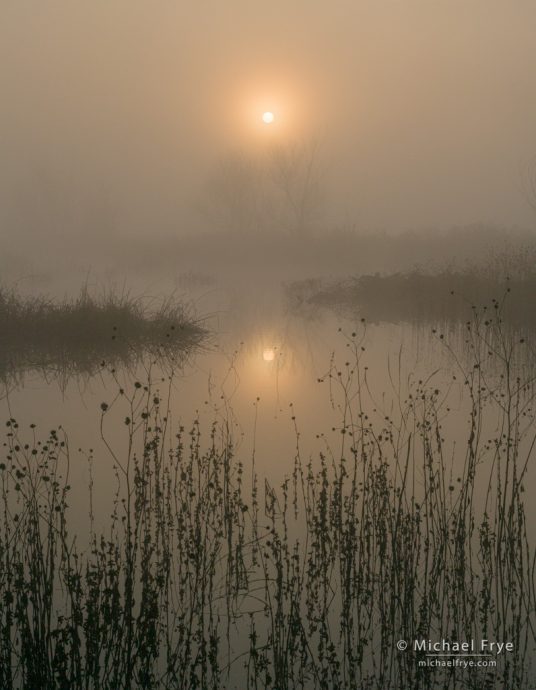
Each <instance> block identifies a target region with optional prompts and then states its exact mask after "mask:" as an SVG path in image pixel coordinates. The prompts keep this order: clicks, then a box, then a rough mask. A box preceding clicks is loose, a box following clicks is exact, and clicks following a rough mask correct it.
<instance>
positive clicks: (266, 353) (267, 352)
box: [262, 347, 275, 362]
mask: <svg viewBox="0 0 536 690" xmlns="http://www.w3.org/2000/svg"><path fill="white" fill-rule="evenodd" d="M262 358H263V359H264V361H265V362H273V361H274V359H275V348H273V347H265V348H264V350H263V351H262Z"/></svg>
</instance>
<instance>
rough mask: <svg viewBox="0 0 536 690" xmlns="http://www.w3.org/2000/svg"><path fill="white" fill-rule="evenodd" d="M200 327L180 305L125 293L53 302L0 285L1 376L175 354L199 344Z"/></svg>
mask: <svg viewBox="0 0 536 690" xmlns="http://www.w3.org/2000/svg"><path fill="white" fill-rule="evenodd" d="M204 336H205V332H204V330H203V329H202V328H201V327H200V325H199V324H197V323H196V322H195V321H194V320H193V319H192V318H191V317H190V316H189V315H188V313H187V312H186V310H185V308H184V307H183V305H181V304H180V303H177V302H175V301H173V300H167V301H164V302H161V303H159V304H158V305H153V306H151V305H149V306H148V305H147V302H146V301H144V300H142V299H135V298H133V297H131V296H129V295H128V294H127V295H125V294H123V295H120V294H117V293H108V294H105V295H103V296H101V297H95V296H92V295H90V294H89V293H88V291H86V290H82V292H81V293H80V295H79V296H78V298H76V299H74V300H70V301H67V300H66V301H63V302H55V301H52V300H48V299H45V298H43V297H34V298H23V297H21V296H19V295H17V294H16V293H15V292H10V291H8V290H6V289H0V377H2V378H3V379H4V380H7V379H9V378H10V377H13V376H16V375H17V374H20V373H23V372H24V371H27V370H29V369H40V370H44V371H45V372H47V373H50V372H56V373H59V374H61V375H62V376H69V375H76V374H92V373H95V372H96V371H97V370H98V368H99V367H100V366H101V362H102V360H105V361H106V362H107V363H112V364H117V365H121V366H130V365H132V364H133V363H134V362H135V361H136V360H137V358H139V356H140V355H141V354H143V353H147V352H149V353H151V354H159V355H164V356H173V355H179V354H181V353H185V352H187V351H188V350H190V349H191V348H193V347H195V346H196V345H199V344H200V343H201V342H202V340H203V338H204Z"/></svg>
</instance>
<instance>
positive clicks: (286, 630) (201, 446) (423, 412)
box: [0, 324, 536, 690]
mask: <svg viewBox="0 0 536 690" xmlns="http://www.w3.org/2000/svg"><path fill="white" fill-rule="evenodd" d="M468 337H470V338H471V339H472V341H473V344H474V347H473V352H474V355H475V361H474V363H473V365H472V366H469V367H468V368H467V369H463V368H461V367H462V366H463V365H461V364H458V365H457V366H458V367H459V368H458V370H457V371H456V374H455V375H456V377H457V379H456V380H459V381H460V385H461V387H462V390H463V391H465V393H464V396H463V397H464V400H465V403H464V407H463V409H464V410H465V412H464V423H463V424H462V427H461V428H462V429H463V431H462V435H461V436H460V434H459V433H457V434H453V433H452V431H451V432H449V431H448V429H449V424H448V420H449V415H450V414H451V412H450V411H449V407H448V397H447V390H442V389H440V388H438V387H436V385H437V384H435V383H434V382H433V380H428V381H415V382H414V383H413V384H411V386H410V388H409V390H408V391H407V392H406V393H404V395H403V396H402V397H400V398H399V399H395V400H394V405H392V406H391V405H389V403H388V401H386V400H384V403H385V406H386V411H381V410H376V404H375V403H374V402H373V399H372V398H370V397H369V392H368V384H367V378H366V377H367V373H366V367H365V364H364V361H363V358H364V354H363V352H362V349H361V348H362V345H363V341H362V339H361V337H360V335H359V334H354V335H352V336H351V337H350V338H349V339H348V349H349V354H348V361H347V363H346V364H345V365H344V366H341V367H338V366H337V365H336V363H335V362H333V364H332V367H331V368H330V370H329V371H328V373H327V374H326V376H325V377H324V378H323V379H321V380H320V381H319V384H318V385H319V397H320V396H321V395H322V393H321V391H322V389H323V388H325V389H326V390H325V397H326V402H327V401H328V400H329V399H331V400H332V401H336V403H337V404H338V405H339V409H340V410H341V419H340V428H339V431H340V443H339V444H338V445H337V448H330V449H329V450H328V451H326V449H324V450H323V451H322V452H321V453H320V454H319V455H318V456H317V457H316V458H310V459H309V458H303V457H302V456H301V453H300V445H301V443H302V441H301V440H300V437H299V436H297V439H296V441H297V442H296V451H295V453H294V454H293V457H289V458H288V460H287V462H288V466H289V474H288V478H287V479H286V480H285V481H284V482H283V484H282V485H281V486H279V487H272V486H271V484H270V478H269V477H266V478H265V477H259V476H258V475H257V473H256V470H255V463H254V457H253V458H251V457H241V455H240V452H239V450H238V449H237V448H236V447H235V444H234V440H233V438H232V436H231V434H230V432H229V426H228V425H227V424H225V422H221V421H220V422H215V423H214V424H213V426H212V427H211V428H210V429H203V428H202V427H201V425H200V423H199V421H198V420H194V422H193V424H192V425H191V427H190V429H184V428H183V427H179V428H177V429H174V431H173V432H172V431H171V425H172V420H171V418H170V411H169V408H168V406H167V405H166V403H165V401H164V402H163V401H162V400H161V398H160V396H159V395H158V394H157V393H156V392H155V389H154V388H152V387H151V385H150V382H145V383H146V384H147V385H143V383H136V384H134V385H133V387H132V390H131V391H130V392H125V391H121V392H120V394H118V395H117V396H116V397H115V398H114V403H113V404H110V405H107V404H105V403H103V404H102V405H101V411H102V425H101V430H102V436H103V440H104V442H105V443H106V442H107V431H106V430H107V429H108V428H109V426H110V425H111V424H121V425H122V426H123V428H124V430H125V435H126V440H127V441H128V443H127V445H126V448H128V450H127V451H126V452H125V453H124V454H119V455H118V454H117V453H114V451H113V450H112V448H111V446H110V453H111V458H110V459H109V460H111V461H112V462H113V464H114V467H115V473H116V478H117V491H116V497H115V501H114V503H113V506H111V507H110V512H109V519H108V524H109V526H108V527H107V528H105V529H101V528H97V527H95V524H96V522H97V520H96V516H95V515H94V511H93V505H94V502H93V494H94V493H96V491H97V489H96V488H94V486H93V479H91V481H90V487H89V496H88V505H89V515H88V522H87V524H88V534H87V535H77V534H73V533H71V531H70V529H69V515H70V510H71V508H70V507H69V483H68V482H69V478H68V475H69V463H70V462H71V458H70V451H69V449H68V445H67V443H66V438H65V437H64V436H63V432H61V431H60V430H53V431H52V432H51V433H50V434H49V436H48V437H43V438H40V437H39V435H38V433H37V430H35V429H31V428H29V425H28V424H25V425H22V424H19V423H17V422H16V421H15V420H9V421H8V425H7V428H6V434H7V436H6V443H5V446H4V450H3V451H2V461H1V464H0V482H1V484H0V486H1V513H2V522H1V529H0V595H1V601H2V606H1V607H0V686H1V687H2V688H6V690H11V689H12V688H28V689H29V688H31V689H32V690H51V689H52V688H61V689H62V690H63V689H65V690H67V689H69V690H73V689H74V690H78V689H80V690H81V689H82V688H84V689H88V688H91V689H95V690H96V689H97V688H98V689H99V690H127V689H130V688H147V689H149V688H155V689H156V688H158V689H160V688H162V689H168V688H169V689H179V688H180V689H181V690H190V689H191V688H202V689H205V688H211V689H213V690H220V689H221V688H240V689H244V688H247V689H250V688H277V689H278V690H291V689H292V690H294V689H295V688H302V689H303V690H305V689H307V690H310V689H311V690H312V689H317V688H318V689H322V690H332V689H334V688H335V689H337V688H338V689H341V690H342V689H345V690H346V689H352V690H363V688H367V689H369V690H386V689H387V688H389V689H393V690H407V688H412V689H414V690H428V689H431V688H437V689H441V690H454V689H457V688H460V687H464V688H471V689H473V690H484V689H486V690H489V689H494V688H501V689H504V688H509V689H510V688H511V689H513V688H516V689H517V688H524V689H526V690H529V689H530V688H534V687H536V684H535V682H534V647H535V642H536V637H535V633H534V630H535V623H536V619H535V605H536V591H535V581H534V572H535V567H536V560H535V551H534V546H533V542H532V540H531V538H530V535H529V534H528V531H529V523H528V519H527V513H526V498H525V497H526V496H530V495H531V492H530V491H528V492H526V491H525V489H526V488H527V486H528V477H527V473H528V468H529V463H530V462H531V461H532V453H533V445H534V433H535V428H536V427H535V424H534V421H535V420H534V414H535V413H534V410H533V407H532V404H533V395H534V393H533V387H531V385H530V384H531V382H522V381H520V380H519V378H518V376H517V373H516V371H515V368H514V367H513V366H512V364H513V362H514V361H515V348H516V347H517V346H515V345H514V344H513V343H512V342H510V341H508V340H505V336H504V334H502V333H500V332H498V331H497V326H496V325H494V324H490V325H487V326H485V329H484V330H480V326H478V327H477V326H475V327H472V328H471V329H470V330H469V336H468ZM490 339H493V340H494V342H499V340H498V339H502V341H501V342H502V343H503V347H502V348H501V349H498V350H497V352H496V354H495V355H494V354H493V353H492V352H489V348H488V345H487V343H488V342H489V340H490ZM328 388H329V392H328ZM88 462H89V476H90V477H93V466H94V459H93V458H91V457H90V458H89V460H88ZM84 543H88V544H89V546H87V547H85V546H84ZM441 638H446V639H450V640H460V641H463V640H470V639H475V640H480V639H482V638H485V639H488V640H500V641H509V642H512V643H513V644H514V651H513V652H511V653H510V654H508V655H504V656H501V657H498V658H497V667H491V668H487V667H486V668H478V669H471V670H470V671H467V670H463V669H460V668H456V667H451V668H450V669H444V668H443V669H442V668H434V667H425V666H420V665H419V663H418V662H419V661H423V660H425V658H426V657H425V656H424V655H423V654H421V653H419V652H416V651H415V650H413V649H412V648H411V645H412V641H413V640H415V639H417V640H421V639H426V640H428V639H431V640H432V641H437V640H440V639H441ZM399 640H407V641H409V645H410V646H409V649H408V650H406V651H400V650H399V649H398V648H397V642H398V641H399ZM531 664H532V666H531Z"/></svg>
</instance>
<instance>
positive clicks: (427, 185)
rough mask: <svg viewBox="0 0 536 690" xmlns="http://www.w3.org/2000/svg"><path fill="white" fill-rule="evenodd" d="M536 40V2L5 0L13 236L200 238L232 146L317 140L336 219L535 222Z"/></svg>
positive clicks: (5, 134)
mask: <svg viewBox="0 0 536 690" xmlns="http://www.w3.org/2000/svg"><path fill="white" fill-rule="evenodd" d="M535 35H536V3H534V2H533V1H532V0H404V1H402V0H398V1H395V0H392V1H387V0H366V1H365V0H348V1H345V0H333V1H329V2H328V1H327V0H316V1H315V0H274V1H272V2H269V1H266V2H252V1H251V0H241V1H238V0H226V1H225V2H224V1H223V0H205V1H204V2H192V1H188V2H186V1H178V0H175V1H174V0H155V1H154V2H148V1H143V2H142V1H141V0H107V1H106V2H104V0H61V1H60V0H41V1H39V2H38V1H37V0H32V1H28V0H1V3H0V160H1V165H0V223H1V228H2V229H1V231H0V232H1V234H2V235H3V236H4V237H7V236H9V237H11V238H13V241H15V240H16V238H18V237H26V238H32V237H46V236H47V233H50V234H51V235H52V234H55V235H57V234H58V233H59V234H60V235H61V234H66V235H75V234H77V233H79V234H80V233H81V234H84V235H94V236H95V237H105V236H106V234H107V233H109V232H119V233H121V234H124V235H125V236H128V234H129V233H133V234H151V233H153V234H155V235H158V234H160V233H164V234H169V233H177V234H180V233H184V232H188V231H189V230H191V229H192V228H194V227H196V223H198V222H199V221H198V219H197V216H196V207H197V205H198V202H199V198H200V195H201V196H202V193H203V192H202V190H203V185H204V184H205V181H206V179H207V178H208V177H209V176H210V174H211V170H213V169H214V166H216V165H217V163H218V161H220V160H221V159H222V158H223V157H225V156H226V155H227V154H228V153H230V152H233V151H236V150H242V151H246V152H251V153H252V154H254V153H255V151H256V150H258V149H260V148H262V147H263V146H268V145H269V144H270V142H272V143H274V142H275V143H278V144H284V143H285V142H287V141H288V142H290V141H295V140H306V139H307V138H309V137H313V136H314V137H316V138H318V139H319V140H320V141H321V142H322V163H323V165H324V166H325V178H326V184H327V186H328V191H329V195H328V196H329V199H330V205H329V209H328V212H327V213H326V220H325V222H326V225H329V224H347V225H352V224H355V225H356V226H357V227H360V228H368V229H374V228H384V229H387V230H397V229H404V228H409V227H419V228H422V227H427V226H439V227H448V226H450V225H463V224H466V223H474V222H480V221H483V222H491V223H495V224H504V225H508V226H511V225H515V224H519V225H523V226H533V225H534V224H535V223H536V218H535V217H534V212H533V211H531V209H530V208H529V206H528V204H527V203H526V201H525V200H524V198H523V195H522V193H521V191H520V186H521V185H520V179H519V170H520V167H521V166H523V165H524V164H525V163H526V161H527V160H528V159H529V158H531V157H533V156H535V155H536V89H535V84H536V40H535ZM263 109H273V110H274V111H275V112H276V115H277V116H278V122H277V127H274V128H273V129H272V130H270V131H268V130H267V128H266V127H264V128H263V126H262V125H261V124H260V123H259V122H260V116H261V114H262V110H263Z"/></svg>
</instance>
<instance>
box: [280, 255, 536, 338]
mask: <svg viewBox="0 0 536 690" xmlns="http://www.w3.org/2000/svg"><path fill="white" fill-rule="evenodd" d="M286 294H287V301H288V303H289V304H290V305H291V306H292V307H293V308H294V309H297V310H299V309H311V307H314V306H316V307H318V306H326V307H329V308H332V309H336V310H339V311H341V312H343V313H353V314H359V315H360V316H362V317H364V318H365V319H366V320H367V321H370V322H380V321H387V322H391V323H400V322H407V323H411V324H415V325H418V324H433V323H449V322H450V323H462V324H465V323H466V322H467V321H468V320H471V319H472V317H473V313H474V311H475V309H476V306H475V305H489V306H488V307H487V308H486V309H488V310H489V317H490V318H494V313H495V316H497V312H498V311H500V318H501V319H502V320H503V322H504V323H505V324H508V325H510V326H512V327H514V328H516V329H517V330H522V331H531V332H533V331H534V330H536V307H535V304H534V295H535V294H536V274H535V273H532V274H524V275H518V274H515V273H514V274H513V275H511V276H509V275H506V276H505V275H504V274H501V273H500V272H499V271H496V270H494V267H493V266H490V267H489V268H488V269H487V270H478V271H477V270H474V271H471V270H467V271H463V272H462V271H458V272H456V271H442V272H440V273H426V272H423V271H411V272H408V273H396V274H394V275H379V274H378V275H363V276H359V277H357V278H353V279H349V280H346V281H338V282H335V283H332V284H324V285H320V284H319V283H318V282H315V281H308V282H307V281H302V282H298V283H294V284H290V285H289V286H287V290H286Z"/></svg>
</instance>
